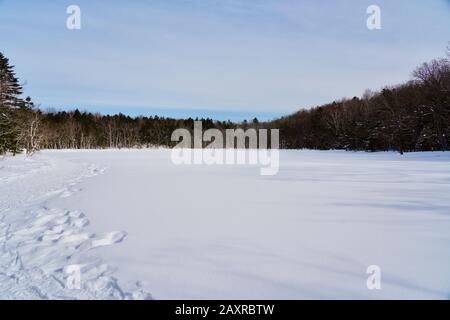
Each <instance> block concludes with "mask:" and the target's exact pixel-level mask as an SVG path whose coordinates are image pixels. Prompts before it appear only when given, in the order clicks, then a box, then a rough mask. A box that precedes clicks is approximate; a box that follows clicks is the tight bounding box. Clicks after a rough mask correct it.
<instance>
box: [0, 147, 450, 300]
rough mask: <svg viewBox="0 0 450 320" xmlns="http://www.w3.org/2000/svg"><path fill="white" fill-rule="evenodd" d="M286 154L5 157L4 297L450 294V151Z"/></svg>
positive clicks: (0, 230) (0, 276) (0, 183)
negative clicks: (371, 281) (262, 165)
mask: <svg viewBox="0 0 450 320" xmlns="http://www.w3.org/2000/svg"><path fill="white" fill-rule="evenodd" d="M280 165H281V167H280V171H279V173H278V175H275V176H260V175H259V167H254V166H245V165H240V166H227V165H223V166H207V165H191V166H187V165H185V166H175V165H174V164H173V163H172V162H171V160H170V150H109V151H66V152H62V151H44V152H41V153H38V154H36V155H35V156H34V157H32V158H26V157H25V156H19V157H16V158H12V157H5V158H4V159H3V160H0V298H3V299H148V298H151V297H152V296H151V295H150V294H149V292H151V293H152V295H153V297H155V298H156V299H167V298H170V299H247V298H248V299H304V298H307V299H336V298H344V299H383V298H386V299H397V298H406V299H417V298H419V299H422V298H423V299H449V298H450V197H449V195H450V153H442V152H436V153H411V154H406V155H404V156H401V155H399V154H396V153H390V152H389V153H355V152H339V151H326V152H320V151H282V152H281V157H280ZM71 265H79V266H81V271H82V272H81V280H82V282H81V283H82V286H81V289H79V290H78V289H70V288H68V286H67V283H68V281H67V280H68V279H67V277H68V274H67V272H66V271H67V268H68V266H71ZM371 265H377V266H379V267H380V268H381V290H369V289H368V288H367V286H366V281H367V278H368V277H369V275H368V274H367V273H366V270H367V268H368V267H369V266H371Z"/></svg>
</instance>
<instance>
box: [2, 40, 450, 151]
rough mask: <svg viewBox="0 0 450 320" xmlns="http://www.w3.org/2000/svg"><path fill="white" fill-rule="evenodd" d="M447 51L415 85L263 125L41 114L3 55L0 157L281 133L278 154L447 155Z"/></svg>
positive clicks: (419, 73)
mask: <svg viewBox="0 0 450 320" xmlns="http://www.w3.org/2000/svg"><path fill="white" fill-rule="evenodd" d="M449 59H450V49H448V51H447V58H438V59H434V60H432V61H430V62H426V63H423V64H422V65H421V66H419V67H417V68H416V69H415V70H414V71H413V72H412V79H411V80H410V81H408V82H406V83H403V84H399V85H396V86H386V87H385V88H383V89H382V90H381V91H379V92H374V91H370V90H367V91H366V92H364V94H363V95H362V96H361V97H353V98H351V99H341V100H338V101H333V102H330V103H328V104H325V105H321V106H316V107H313V108H309V109H301V110H299V111H298V112H296V113H294V114H292V115H289V116H285V117H283V118H280V119H275V120H273V121H268V122H260V121H258V119H256V118H255V119H253V120H252V121H243V122H241V123H233V122H231V121H214V120H212V119H192V118H189V119H172V118H164V117H158V116H151V117H146V116H139V117H130V116H127V115H124V114H117V115H113V116H111V115H101V114H98V113H90V112H84V111H80V110H79V109H75V110H73V111H44V110H41V109H40V108H38V107H36V106H35V104H34V102H33V101H32V99H31V98H30V97H25V98H24V97H23V88H22V85H21V84H20V82H19V79H18V77H17V75H16V74H15V71H14V66H12V65H11V64H10V62H9V60H8V58H7V57H6V56H5V55H4V54H2V53H1V52H0V154H5V153H11V154H13V155H15V154H17V153H21V152H26V153H28V154H32V153H34V152H36V151H38V150H40V149H98V148H147V147H155V146H167V147H172V146H174V145H175V142H172V141H171V135H172V132H173V131H174V130H175V129H178V128H185V129H188V130H192V129H193V124H194V120H202V121H203V128H204V129H205V130H206V129H210V128H216V129H219V130H226V129H236V128H242V129H247V128H268V129H279V130H280V148H283V149H304V148H307V149H319V150H329V149H339V150H355V151H398V152H400V153H403V152H412V151H438V150H450V60H449Z"/></svg>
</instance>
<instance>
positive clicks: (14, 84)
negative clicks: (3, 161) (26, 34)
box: [0, 52, 23, 154]
mask: <svg viewBox="0 0 450 320" xmlns="http://www.w3.org/2000/svg"><path fill="white" fill-rule="evenodd" d="M21 93H22V87H21V86H20V84H19V81H18V79H17V78H16V75H15V72H14V67H13V66H11V65H10V64H9V60H8V59H7V58H6V57H5V56H4V55H3V54H2V53H1V52H0V154H4V153H5V152H8V151H9V152H12V153H13V154H16V153H17V152H19V150H20V146H19V143H18V139H19V138H18V135H19V129H18V124H17V123H16V120H15V119H16V118H15V113H16V110H17V108H19V107H20V105H22V104H23V101H22V100H21V99H20V97H19V96H20V94H21Z"/></svg>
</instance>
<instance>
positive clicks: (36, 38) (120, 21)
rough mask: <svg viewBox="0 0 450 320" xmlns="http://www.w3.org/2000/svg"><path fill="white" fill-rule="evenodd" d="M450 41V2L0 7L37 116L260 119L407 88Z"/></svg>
mask: <svg viewBox="0 0 450 320" xmlns="http://www.w3.org/2000/svg"><path fill="white" fill-rule="evenodd" d="M73 4H75V5H78V6H79V7H80V8H81V29H80V30H69V29H67V27H66V20H67V18H68V17H69V15H68V14H67V13H66V9H67V7H68V6H69V5H73ZM372 4H376V5H378V6H379V7H380V9H381V29H380V30H369V29H368V28H367V25H366V20H367V18H368V16H369V15H368V14H367V13H366V9H367V7H368V6H369V5H372ZM449 41H450V1H449V0H429V1H423V0H333V1H331V0H322V1H314V0H147V1H145V0H140V1H139V0H128V1H120V0H70V1H66V0H0V51H1V52H3V53H4V54H5V55H6V56H7V57H8V58H9V59H10V60H11V62H12V63H13V64H14V65H16V71H17V75H18V76H19V78H20V80H21V81H22V82H23V83H24V87H25V94H26V95H30V96H31V97H32V98H33V100H34V101H35V103H37V104H39V105H40V106H41V108H43V109H47V108H53V109H74V108H80V109H82V110H87V111H95V112H101V113H118V112H122V113H125V114H130V115H139V114H143V115H151V114H158V115H160V116H174V117H189V116H192V117H195V116H199V117H213V118H216V119H221V120H225V119H231V120H239V119H244V118H246V119H251V118H253V117H254V116H257V117H258V118H260V119H262V120H266V119H270V118H274V117H278V116H282V115H287V114H290V113H293V112H295V111H297V110H299V109H301V108H310V107H313V106H316V105H320V104H324V103H328V102H331V101H334V100H337V99H341V98H344V97H353V96H361V95H362V93H363V92H364V90H365V89H368V88H369V89H372V90H379V89H381V88H382V87H383V86H385V85H394V84H398V83H401V82H404V81H407V80H409V79H410V77H411V72H412V71H413V69H414V68H415V67H416V66H418V65H419V64H421V63H423V62H425V61H429V60H431V59H433V58H437V57H440V56H444V55H445V48H446V46H447V44H448V42H449Z"/></svg>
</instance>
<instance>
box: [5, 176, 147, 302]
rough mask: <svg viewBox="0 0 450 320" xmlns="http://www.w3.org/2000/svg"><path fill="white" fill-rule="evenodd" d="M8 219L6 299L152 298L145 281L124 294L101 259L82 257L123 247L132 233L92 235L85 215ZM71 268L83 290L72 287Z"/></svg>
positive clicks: (43, 213) (56, 212) (49, 212)
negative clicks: (77, 272) (76, 268)
mask: <svg viewBox="0 0 450 320" xmlns="http://www.w3.org/2000/svg"><path fill="white" fill-rule="evenodd" d="M89 173H90V174H92V175H96V174H98V173H99V170H97V169H96V168H94V167H90V170H89ZM75 184H76V182H74V183H73V185H75ZM68 192H70V191H69V190H68ZM64 195H65V193H64V192H63V193H62V195H61V196H64ZM66 196H68V195H67V194H66ZM8 216H9V217H8V218H9V219H8V220H9V221H7V222H5V220H6V217H5V216H4V217H3V218H2V219H1V220H0V297H2V298H6V299H8V298H14V299H17V298H18V299H20V298H24V299H50V298H53V299H151V295H150V294H148V293H146V292H145V291H144V290H142V289H141V288H140V285H139V283H137V284H136V286H135V288H134V289H133V290H132V292H125V291H123V290H122V289H121V288H120V287H119V285H118V283H117V279H115V278H114V277H113V276H112V273H113V271H114V270H113V269H112V268H111V267H109V266H108V265H106V264H104V263H103V262H102V261H101V260H100V259H96V258H89V259H90V260H86V259H87V258H86V257H83V258H82V257H81V254H82V253H86V252H89V251H90V250H93V249H95V248H98V247H103V246H109V245H114V244H117V243H120V242H121V241H123V240H124V239H125V237H126V236H127V234H126V232H124V231H114V232H109V233H106V234H101V235H96V234H93V233H88V232H86V231H85V227H86V226H87V225H88V224H89V220H88V219H87V218H86V217H85V215H84V214H83V213H82V212H79V211H69V210H61V209H51V208H46V207H43V208H41V209H39V210H31V211H29V212H27V213H26V214H17V215H13V214H11V215H8ZM11 217H16V218H15V219H12V218H11ZM87 256H89V255H87ZM80 259H83V260H82V261H80ZM70 265H78V266H79V267H80V271H81V272H80V275H81V288H80V290H78V289H69V288H68V285H67V284H68V277H69V274H68V273H67V267H68V266H70Z"/></svg>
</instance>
